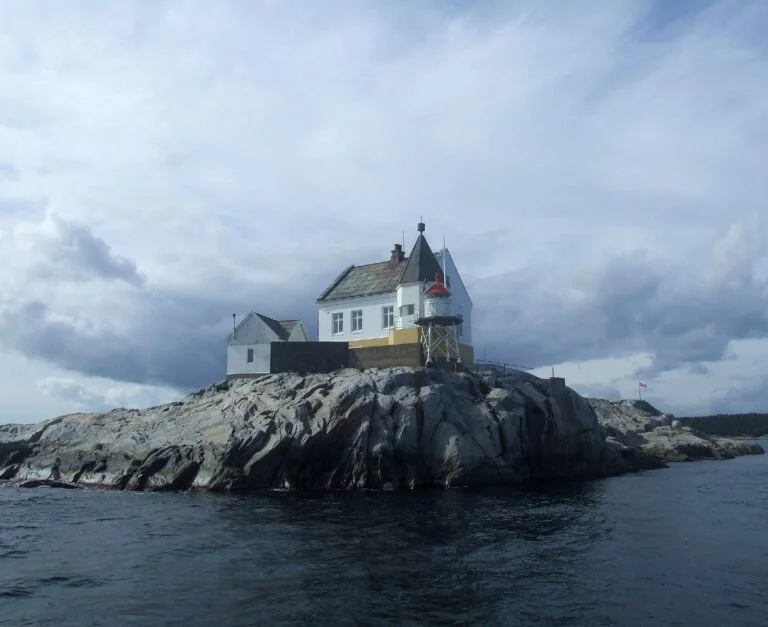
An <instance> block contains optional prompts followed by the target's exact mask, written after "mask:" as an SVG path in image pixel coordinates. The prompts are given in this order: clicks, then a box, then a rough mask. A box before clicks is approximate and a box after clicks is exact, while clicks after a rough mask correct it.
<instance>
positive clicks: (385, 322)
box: [381, 305, 395, 329]
mask: <svg viewBox="0 0 768 627" xmlns="http://www.w3.org/2000/svg"><path fill="white" fill-rule="evenodd" d="M394 327H395V308H394V307H393V306H392V305H389V306H387V307H382V308H381V328H382V329H393V328H394Z"/></svg>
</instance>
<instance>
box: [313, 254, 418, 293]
mask: <svg viewBox="0 0 768 627" xmlns="http://www.w3.org/2000/svg"><path fill="white" fill-rule="evenodd" d="M406 265H407V260H403V261H400V262H397V261H395V262H392V261H381V262H379V263H369V264H368V265H365V266H349V267H348V268H347V269H346V270H344V272H342V273H341V274H340V275H339V276H338V277H337V278H336V280H335V281H334V282H333V283H331V285H330V286H329V287H328V289H327V290H325V291H324V292H323V293H322V294H321V295H320V297H319V298H318V299H317V300H318V302H325V301H329V300H340V299H342V298H354V297H358V296H373V295H374V294H383V293H386V292H394V291H395V288H396V287H397V284H398V283H399V282H400V276H401V275H402V274H403V270H405V266H406Z"/></svg>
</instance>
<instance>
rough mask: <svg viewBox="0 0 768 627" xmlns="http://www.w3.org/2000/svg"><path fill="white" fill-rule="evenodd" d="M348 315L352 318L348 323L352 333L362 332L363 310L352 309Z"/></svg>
mask: <svg viewBox="0 0 768 627" xmlns="http://www.w3.org/2000/svg"><path fill="white" fill-rule="evenodd" d="M350 317H351V319H352V322H351V324H350V329H351V331H352V333H362V332H363V310H362V309H353V310H352V312H351V313H350Z"/></svg>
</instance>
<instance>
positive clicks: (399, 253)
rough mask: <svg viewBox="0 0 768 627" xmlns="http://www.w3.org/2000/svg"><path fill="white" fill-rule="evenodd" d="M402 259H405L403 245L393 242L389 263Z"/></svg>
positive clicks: (398, 261)
mask: <svg viewBox="0 0 768 627" xmlns="http://www.w3.org/2000/svg"><path fill="white" fill-rule="evenodd" d="M403 259H405V253H404V252H403V245H402V244H395V248H394V249H393V250H392V256H391V257H390V258H389V261H390V263H400V262H401V261H403Z"/></svg>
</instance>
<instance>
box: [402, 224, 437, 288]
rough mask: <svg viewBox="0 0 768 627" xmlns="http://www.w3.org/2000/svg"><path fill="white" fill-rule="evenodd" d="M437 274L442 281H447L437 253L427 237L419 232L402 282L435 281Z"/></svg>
mask: <svg viewBox="0 0 768 627" xmlns="http://www.w3.org/2000/svg"><path fill="white" fill-rule="evenodd" d="M435 275H437V276H438V277H440V281H442V282H443V283H444V282H445V278H444V277H443V270H442V268H441V267H440V264H439V263H437V259H435V254H434V253H433V252H432V249H431V248H430V247H429V244H428V243H427V238H426V237H424V235H423V234H421V233H420V234H419V237H418V239H417V240H416V243H415V244H414V245H413V250H412V251H411V255H410V257H408V265H407V266H406V267H405V271H404V272H403V276H402V277H400V283H423V282H424V281H434V280H435Z"/></svg>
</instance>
